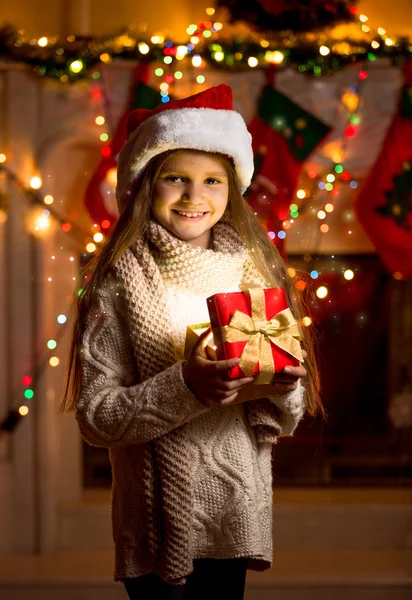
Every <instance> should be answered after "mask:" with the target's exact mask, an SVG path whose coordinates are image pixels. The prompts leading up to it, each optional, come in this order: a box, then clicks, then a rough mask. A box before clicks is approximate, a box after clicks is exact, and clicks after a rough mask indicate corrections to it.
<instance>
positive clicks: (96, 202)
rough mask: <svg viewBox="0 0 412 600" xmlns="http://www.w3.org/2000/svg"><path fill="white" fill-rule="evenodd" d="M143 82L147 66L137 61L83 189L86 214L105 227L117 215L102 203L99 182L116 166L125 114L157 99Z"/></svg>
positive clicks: (150, 105)
mask: <svg viewBox="0 0 412 600" xmlns="http://www.w3.org/2000/svg"><path fill="white" fill-rule="evenodd" d="M146 81H147V65H146V64H145V63H140V64H139V65H138V67H137V68H136V70H135V74H134V79H133V82H132V86H131V90H130V98H129V102H128V107H127V109H126V111H125V113H124V114H123V116H122V117H121V119H120V121H119V123H118V125H117V129H116V133H115V134H114V136H113V139H112V142H111V144H110V145H107V146H104V147H103V148H102V158H101V159H100V163H99V164H98V166H97V169H96V171H95V172H94V174H93V176H92V178H91V180H90V182H89V184H88V186H87V188H86V191H85V197H84V202H85V205H86V208H87V210H88V212H89V214H90V217H91V218H92V220H93V221H94V222H95V223H99V224H102V223H104V222H105V221H106V222H108V227H105V229H109V228H110V227H111V225H113V223H114V222H115V221H116V219H117V215H116V214H114V213H113V212H110V209H108V207H107V206H106V204H105V201H104V195H103V193H102V184H103V182H104V181H105V180H106V179H107V178H108V177H111V174H112V173H113V172H115V170H116V168H117V156H118V154H119V152H120V149H121V148H122V146H123V144H124V142H125V141H126V140H127V121H128V118H129V115H130V113H131V111H132V110H134V109H136V108H150V109H153V108H156V106H158V104H159V102H160V96H159V94H158V93H157V92H156V91H155V90H154V89H153V88H151V87H149V86H148V85H147V84H146ZM105 225H106V223H105Z"/></svg>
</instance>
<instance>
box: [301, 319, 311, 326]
mask: <svg viewBox="0 0 412 600" xmlns="http://www.w3.org/2000/svg"><path fill="white" fill-rule="evenodd" d="M302 324H303V325H304V326H305V327H309V326H310V325H312V319H311V318H310V317H303V319H302Z"/></svg>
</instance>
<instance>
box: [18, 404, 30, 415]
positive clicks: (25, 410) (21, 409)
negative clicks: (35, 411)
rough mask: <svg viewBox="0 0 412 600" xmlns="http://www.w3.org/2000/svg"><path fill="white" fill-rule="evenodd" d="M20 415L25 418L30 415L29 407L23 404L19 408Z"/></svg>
mask: <svg viewBox="0 0 412 600" xmlns="http://www.w3.org/2000/svg"><path fill="white" fill-rule="evenodd" d="M19 414H20V415H21V416H22V417H25V416H26V415H28V414H29V407H28V406H26V405H25V404H22V405H21V406H20V407H19Z"/></svg>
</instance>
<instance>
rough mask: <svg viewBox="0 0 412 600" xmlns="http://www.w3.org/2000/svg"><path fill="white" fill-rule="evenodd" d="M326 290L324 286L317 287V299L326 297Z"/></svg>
mask: <svg viewBox="0 0 412 600" xmlns="http://www.w3.org/2000/svg"><path fill="white" fill-rule="evenodd" d="M328 293H329V292H328V288H327V287H325V286H324V285H321V286H320V287H318V289H317V290H316V295H317V297H318V298H321V299H323V298H326V296H327V295H328Z"/></svg>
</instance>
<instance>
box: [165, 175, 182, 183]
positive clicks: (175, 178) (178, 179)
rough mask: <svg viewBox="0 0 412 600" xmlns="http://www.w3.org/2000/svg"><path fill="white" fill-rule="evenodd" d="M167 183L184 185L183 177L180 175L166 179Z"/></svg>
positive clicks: (169, 176)
mask: <svg viewBox="0 0 412 600" xmlns="http://www.w3.org/2000/svg"><path fill="white" fill-rule="evenodd" d="M166 180H167V181H172V182H174V183H182V181H183V177H180V175H168V176H167V177H166Z"/></svg>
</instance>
